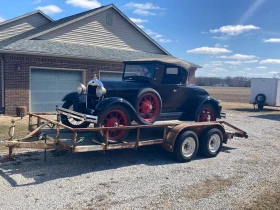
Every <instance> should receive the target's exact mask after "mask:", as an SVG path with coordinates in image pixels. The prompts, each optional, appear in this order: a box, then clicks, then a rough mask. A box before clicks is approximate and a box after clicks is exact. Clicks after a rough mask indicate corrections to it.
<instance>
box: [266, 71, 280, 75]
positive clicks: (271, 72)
mask: <svg viewBox="0 0 280 210" xmlns="http://www.w3.org/2000/svg"><path fill="white" fill-rule="evenodd" d="M268 74H280V72H278V71H270V72H268Z"/></svg>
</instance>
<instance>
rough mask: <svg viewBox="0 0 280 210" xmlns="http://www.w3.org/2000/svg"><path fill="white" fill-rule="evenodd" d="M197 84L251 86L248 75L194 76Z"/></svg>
mask: <svg viewBox="0 0 280 210" xmlns="http://www.w3.org/2000/svg"><path fill="white" fill-rule="evenodd" d="M195 80H196V85H197V86H229V87H251V78H249V77H224V78H220V77H196V78H195Z"/></svg>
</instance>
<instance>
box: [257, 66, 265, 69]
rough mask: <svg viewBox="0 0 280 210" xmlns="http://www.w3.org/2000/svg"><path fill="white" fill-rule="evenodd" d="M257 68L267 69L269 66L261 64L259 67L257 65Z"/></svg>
mask: <svg viewBox="0 0 280 210" xmlns="http://www.w3.org/2000/svg"><path fill="white" fill-rule="evenodd" d="M257 69H267V67H266V66H259V67H257Z"/></svg>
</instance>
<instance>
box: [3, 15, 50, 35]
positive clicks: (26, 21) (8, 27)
mask: <svg viewBox="0 0 280 210" xmlns="http://www.w3.org/2000/svg"><path fill="white" fill-rule="evenodd" d="M49 22H50V20H48V19H47V18H46V17H44V16H43V15H41V14H39V13H36V14H33V15H30V16H27V17H24V18H21V19H18V20H15V21H12V22H10V23H7V24H4V25H0V41H1V40H4V39H7V38H10V37H12V36H15V35H18V34H21V33H23V32H25V31H28V30H31V29H33V28H36V27H38V26H41V25H45V24H47V23H49Z"/></svg>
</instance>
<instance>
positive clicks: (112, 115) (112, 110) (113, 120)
mask: <svg viewBox="0 0 280 210" xmlns="http://www.w3.org/2000/svg"><path fill="white" fill-rule="evenodd" d="M98 121H99V123H98V126H99V127H121V126H129V125H130V124H131V121H130V117H129V114H128V113H127V112H126V110H125V109H124V108H123V107H122V106H118V105H115V106H111V107H109V108H107V109H105V110H103V111H102V112H101V113H100V114H99V116H98ZM128 132H129V131H128V130H119V129H111V130H109V140H111V141H118V140H122V139H124V138H126V137H127V135H128ZM98 136H99V138H101V139H103V140H104V139H105V138H106V131H101V132H99V133H98Z"/></svg>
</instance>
